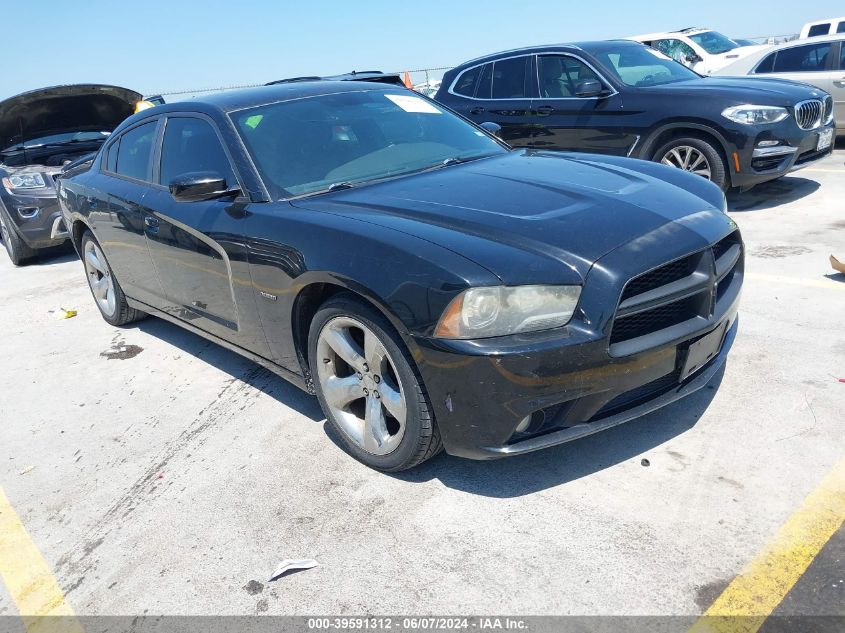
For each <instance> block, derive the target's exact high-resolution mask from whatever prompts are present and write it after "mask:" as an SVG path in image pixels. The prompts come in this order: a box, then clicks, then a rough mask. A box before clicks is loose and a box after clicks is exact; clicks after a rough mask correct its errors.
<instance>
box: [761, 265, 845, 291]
mask: <svg viewBox="0 0 845 633" xmlns="http://www.w3.org/2000/svg"><path fill="white" fill-rule="evenodd" d="M830 274H832V275H835V274H836V271H835V270H833V269H832V268H831V269H830ZM745 276H746V277H747V278H748V279H752V280H754V281H768V282H771V283H773V284H789V285H791V286H805V287H808V288H824V289H825V290H832V289H834V288H836V289H838V290H845V283H843V282H841V281H834V280H833V279H825V278H822V279H805V278H803V277H789V276H787V275H764V274H761V273H745Z"/></svg>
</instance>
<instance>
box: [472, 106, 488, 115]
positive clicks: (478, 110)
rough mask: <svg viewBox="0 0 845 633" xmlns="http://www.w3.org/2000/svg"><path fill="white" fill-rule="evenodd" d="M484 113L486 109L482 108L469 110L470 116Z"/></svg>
mask: <svg viewBox="0 0 845 633" xmlns="http://www.w3.org/2000/svg"><path fill="white" fill-rule="evenodd" d="M484 111H485V110H484V108H482V107H481V106H475V107H474V108H470V109H469V113H470V114H481V113H482V112H484Z"/></svg>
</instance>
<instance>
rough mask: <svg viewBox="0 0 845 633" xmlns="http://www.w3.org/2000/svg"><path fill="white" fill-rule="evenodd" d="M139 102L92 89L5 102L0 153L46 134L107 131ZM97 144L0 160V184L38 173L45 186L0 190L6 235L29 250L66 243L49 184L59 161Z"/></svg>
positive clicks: (121, 91)
mask: <svg viewBox="0 0 845 633" xmlns="http://www.w3.org/2000/svg"><path fill="white" fill-rule="evenodd" d="M140 99H141V95H140V94H139V93H137V92H134V91H132V90H128V89H126V88H119V87H116V86H101V85H92V84H79V85H70V86H56V87H52V88H41V89H38V90H33V91H30V92H26V93H23V94H20V95H17V96H15V97H11V98H9V99H6V100H4V101H2V102H0V150H2V149H4V148H8V147H12V146H13V145H15V144H19V143H23V142H26V141H31V140H33V139H35V138H38V137H43V136H47V135H50V134H59V133H63V132H83V131H92V132H94V131H96V132H99V131H108V130H111V129H113V128H114V127H115V126H117V125H118V124H119V123H120V122H121V121H123V120H124V119H125V118H127V117H128V116H130V115H131V114H132V112H133V108H134V105H135V102H136V101H138V100H140ZM102 144H103V141H102V140H95V141H90V142H80V143H74V144H72V145H71V144H67V145H63V146H61V147H42V148H27V149H20V150H17V151H13V152H6V153H4V154H3V155H2V156H0V178H5V177H8V176H10V175H12V174H23V173H38V174H41V175H42V177H43V179H44V184H45V186H44V187H43V188H40V189H32V190H14V191H10V190H8V189H7V188H6V187H4V186H2V185H0V206H2V207H3V208H4V209H5V211H6V214H7V217H9V218H10V219H11V221H12V227H10V230H14V231H16V232H17V233H18V235H20V237H21V238H22V239H23V241H24V242H25V243H26V244H27V245H28V246H29V247H30V248H33V249H41V248H47V247H50V246H56V245H59V244H61V243H63V242H65V241H66V240H67V237H68V235H67V232H66V231H65V230H64V227H63V225H61V223H59V224H57V221H59V220H60V219H61V210H60V209H59V205H58V202H57V200H56V188H55V184H54V181H53V179H54V177H57V176H58V175H59V174H60V173H61V171H62V167H63V163H65V161H71V163H75V162H76V161H77V160H79V159H81V158H84V157H86V154H90V153H91V152H96V151H97V150H99V148H100V146H101V145H102ZM86 159H87V158H86ZM44 162H47V163H49V164H44Z"/></svg>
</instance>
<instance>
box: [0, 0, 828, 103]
mask: <svg viewBox="0 0 845 633" xmlns="http://www.w3.org/2000/svg"><path fill="white" fill-rule="evenodd" d="M6 3H9V4H11V0H0V7H2V6H3V5H4V4H6ZM701 7H706V8H701ZM843 13H845V8H844V7H843V5H842V2H841V0H815V1H814V2H812V3H808V4H806V5H805V4H804V3H801V2H792V1H790V2H787V1H786V0H775V2H772V0H768V1H764V0H745V1H744V2H737V1H736V0H708V2H705V3H693V2H678V1H677V0H670V1H665V0H652V1H649V0H638V1H637V0H634V1H632V0H603V1H595V0H592V1H591V0H587V1H581V2H567V1H565V0H557V1H555V0H550V1H547V2H543V3H539V4H537V3H521V2H514V1H513V0H508V1H500V0H485V1H484V2H473V1H468V0H464V1H463V2H461V1H459V0H451V1H448V2H445V1H441V0H428V1H427V2H407V1H402V0H392V1H388V0H358V1H340V0H335V1H330V2H320V1H319V0H314V1H311V2H303V1H301V0H300V1H297V2H286V1H284V0H240V1H228V2H224V1H221V0H203V1H202V2H199V1H196V0H169V1H165V0H136V1H135V2H127V1H120V0H108V1H105V0H84V1H81V2H80V1H76V2H74V1H71V2H67V1H60V0H41V1H40V2H34V1H31V0H29V1H26V2H15V3H14V9H13V10H12V9H11V7H7V10H6V11H3V14H4V15H3V23H4V24H3V26H4V29H3V32H4V42H5V43H4V46H3V52H4V54H3V58H2V66H0V99H5V98H7V97H9V96H12V95H15V94H18V93H21V92H24V91H26V90H31V89H35V88H41V87H45V86H52V85H59V84H69V83H105V84H114V85H118V86H123V87H126V88H131V89H134V90H136V91H138V92H141V93H143V94H145V95H151V94H157V93H164V92H175V91H185V92H186V93H193V92H195V91H197V90H200V89H204V88H214V87H222V86H239V85H249V84H262V83H266V82H268V81H271V80H274V79H280V78H284V77H296V76H302V75H327V74H337V73H341V72H348V71H351V70H353V69H354V70H383V71H399V70H405V69H410V70H413V69H418V68H438V67H444V66H446V67H448V66H454V65H457V64H459V63H461V62H463V61H466V60H468V59H471V58H474V57H478V56H480V55H484V54H486V53H492V52H496V51H500V50H506V49H509V48H516V47H519V46H527V45H535V44H549V43H555V42H567V41H578V40H589V39H608V38H615V37H625V36H629V35H637V34H640V33H651V32H655V31H665V30H676V29H679V28H684V27H689V26H706V27H709V28H713V29H716V30H718V31H721V32H723V33H725V34H726V35H729V36H731V37H758V36H766V35H784V34H791V33H797V32H798V31H799V30H800V29H801V26H802V25H803V24H804V23H805V22H810V21H814V20H819V19H823V18H827V17H831V16H839V15H842V14H843ZM12 34H18V37H15V36H13V35H12ZM440 74H442V71H441V72H435V73H432V77H434V76H439V75H440ZM424 78H425V77H424V75H422V74H415V75H414V76H413V80H414V82H419V81H422V80H423V79H424ZM178 98H180V97H173V98H170V99H169V100H177V99H178Z"/></svg>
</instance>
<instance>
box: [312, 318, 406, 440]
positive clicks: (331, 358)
mask: <svg viewBox="0 0 845 633" xmlns="http://www.w3.org/2000/svg"><path fill="white" fill-rule="evenodd" d="M317 355H318V356H317V374H318V376H317V378H318V380H319V381H320V387H321V391H322V394H323V398H324V399H325V401H326V404H327V406H328V408H329V409H330V411H331V414H332V417H333V418H334V420H335V421H336V422H337V425H338V426H339V427H340V429H341V430H342V431H343V433H344V434H345V435H347V437H349V439H350V440H352V441H353V442H354V443H355V444H357V445H358V446H359V447H360V448H362V449H363V450H365V451H366V452H368V453H371V454H373V455H387V454H388V453H391V452H392V451H394V450H395V449H396V448H397V447H398V446H399V444H400V443H401V441H402V437H403V436H404V435H405V421H406V418H407V415H408V409H407V406H406V403H405V395H404V393H403V390H402V386H401V384H400V383H399V379H398V374H397V373H396V368H395V365H394V363H393V360H392V359H391V358H390V354H389V353H388V351H387V349H386V348H385V346H384V343H382V341H381V340H380V339H379V337H378V336H377V335H376V334H375V333H374V332H373V331H372V330H371V329H370V328H368V327H367V326H366V325H364V324H363V323H361V322H360V321H358V320H356V319H353V318H351V317H346V316H339V317H335V318H334V319H332V320H330V321H328V322H327V323H326V324H325V325H324V326H323V329H322V330H321V331H320V334H319V337H318V339H317Z"/></svg>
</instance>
